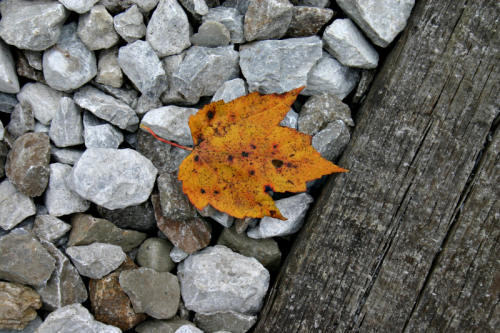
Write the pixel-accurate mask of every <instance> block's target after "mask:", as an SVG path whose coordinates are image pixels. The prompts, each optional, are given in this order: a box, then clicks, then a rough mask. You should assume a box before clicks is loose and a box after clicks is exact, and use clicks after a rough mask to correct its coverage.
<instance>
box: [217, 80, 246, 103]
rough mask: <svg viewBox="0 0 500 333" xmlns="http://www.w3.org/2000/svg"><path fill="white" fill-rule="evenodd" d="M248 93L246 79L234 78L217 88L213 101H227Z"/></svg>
mask: <svg viewBox="0 0 500 333" xmlns="http://www.w3.org/2000/svg"><path fill="white" fill-rule="evenodd" d="M246 94H248V90H247V86H246V84H245V81H243V80H242V79H239V78H238V79H233V80H229V81H226V82H224V84H223V85H222V86H220V88H219V89H217V91H216V92H215V94H214V96H213V97H212V102H215V101H220V100H222V101H224V102H226V103H227V102H231V101H232V100H233V99H236V98H238V97H241V96H245V95H246Z"/></svg>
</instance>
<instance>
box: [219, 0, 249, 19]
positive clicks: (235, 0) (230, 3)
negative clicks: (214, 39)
mask: <svg viewBox="0 0 500 333" xmlns="http://www.w3.org/2000/svg"><path fill="white" fill-rule="evenodd" d="M249 4H250V0H225V1H224V2H223V3H222V5H223V6H225V7H231V8H235V9H237V10H238V11H239V12H240V13H241V14H243V15H245V13H246V12H247V10H248V5H249Z"/></svg>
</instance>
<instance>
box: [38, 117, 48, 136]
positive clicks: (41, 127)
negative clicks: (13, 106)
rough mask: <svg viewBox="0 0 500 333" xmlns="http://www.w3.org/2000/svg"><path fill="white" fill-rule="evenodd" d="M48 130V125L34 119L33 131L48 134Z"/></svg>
mask: <svg viewBox="0 0 500 333" xmlns="http://www.w3.org/2000/svg"><path fill="white" fill-rule="evenodd" d="M49 132H50V126H49V125H44V124H42V123H41V122H39V121H36V120H35V133H45V134H47V135H49Z"/></svg>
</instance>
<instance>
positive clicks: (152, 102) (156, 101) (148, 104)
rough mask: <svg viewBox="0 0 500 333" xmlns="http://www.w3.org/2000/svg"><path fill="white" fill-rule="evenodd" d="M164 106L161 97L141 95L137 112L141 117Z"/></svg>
mask: <svg viewBox="0 0 500 333" xmlns="http://www.w3.org/2000/svg"><path fill="white" fill-rule="evenodd" d="M162 106H163V104H162V102H161V100H160V96H150V95H141V97H139V99H138V100H137V106H136V108H135V112H136V113H137V114H138V115H139V116H141V115H143V114H145V113H146V112H148V111H151V110H152V109H157V108H159V107H162Z"/></svg>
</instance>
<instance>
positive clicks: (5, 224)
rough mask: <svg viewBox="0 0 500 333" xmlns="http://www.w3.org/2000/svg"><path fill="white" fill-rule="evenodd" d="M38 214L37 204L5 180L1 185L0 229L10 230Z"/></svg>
mask: <svg viewBox="0 0 500 333" xmlns="http://www.w3.org/2000/svg"><path fill="white" fill-rule="evenodd" d="M35 214H36V208H35V204H34V203H33V200H31V198H29V197H28V196H26V195H24V194H22V193H21V192H19V191H18V190H17V189H16V188H15V187H14V185H12V183H11V182H10V181H9V180H8V179H4V180H3V181H2V182H1V183H0V227H2V229H4V230H10V229H12V228H14V227H15V226H16V225H18V224H19V223H21V222H22V221H23V220H24V219H25V218H27V217H30V216H32V215H35Z"/></svg>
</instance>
